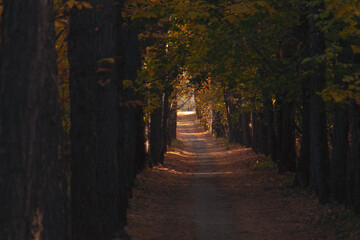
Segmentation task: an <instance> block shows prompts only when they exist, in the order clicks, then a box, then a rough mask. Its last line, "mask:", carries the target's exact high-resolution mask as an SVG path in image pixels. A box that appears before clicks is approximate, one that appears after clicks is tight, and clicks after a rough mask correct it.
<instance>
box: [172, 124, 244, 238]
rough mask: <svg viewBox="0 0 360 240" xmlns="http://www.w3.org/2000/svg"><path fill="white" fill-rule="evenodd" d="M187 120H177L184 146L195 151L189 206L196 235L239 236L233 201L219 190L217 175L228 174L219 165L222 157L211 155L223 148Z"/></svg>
mask: <svg viewBox="0 0 360 240" xmlns="http://www.w3.org/2000/svg"><path fill="white" fill-rule="evenodd" d="M184 120H185V121H184ZM184 120H180V121H179V124H178V128H179V134H180V138H181V139H182V141H183V142H184V150H186V151H188V152H192V153H193V154H194V162H195V164H194V165H195V167H196V171H195V173H194V177H195V178H194V179H193V180H192V184H191V190H190V195H191V203H190V204H189V209H188V214H189V215H190V217H191V218H192V219H193V220H194V223H195V226H194V227H195V236H194V239H237V238H236V237H235V236H236V235H235V233H233V229H232V226H231V223H232V218H233V216H232V215H233V211H232V206H231V203H230V202H229V201H228V199H227V198H226V196H224V194H223V193H222V192H221V191H220V190H219V187H220V185H219V183H218V182H217V181H216V178H215V177H216V175H221V174H225V173H223V172H219V169H218V168H217V166H218V165H219V164H220V161H221V159H219V158H216V157H214V156H212V155H211V154H212V153H213V152H214V151H219V150H220V151H221V150H223V149H221V148H220V149H219V147H218V146H217V145H216V143H215V142H214V141H209V139H208V138H206V136H204V133H198V131H197V128H198V127H197V126H196V123H195V121H189V119H188V118H185V119H184Z"/></svg>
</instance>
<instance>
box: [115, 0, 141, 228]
mask: <svg viewBox="0 0 360 240" xmlns="http://www.w3.org/2000/svg"><path fill="white" fill-rule="evenodd" d="M126 2H127V1H122V4H123V5H124V4H125V3H126ZM122 22H126V24H125V25H122ZM120 24H121V25H120V26H119V29H120V32H119V37H118V39H119V42H118V47H119V49H118V55H119V56H120V57H119V60H118V61H117V68H118V70H119V83H118V91H119V94H120V105H121V106H120V110H119V111H120V121H119V123H118V124H119V139H118V151H119V154H118V161H119V173H120V174H119V181H120V185H121V186H123V185H125V189H123V187H121V188H120V191H121V193H120V194H121V199H122V200H121V204H120V209H119V214H120V216H121V219H122V223H123V224H126V208H127V206H128V197H132V187H133V185H134V179H135V177H136V172H137V150H139V148H141V147H142V146H140V145H139V146H138V145H137V143H138V139H137V137H138V135H137V132H138V131H142V129H138V128H137V127H138V126H141V125H139V124H138V119H137V117H138V116H137V114H138V112H137V107H139V106H138V105H137V103H136V102H137V100H138V99H137V97H136V95H135V92H134V90H133V88H131V87H128V86H127V84H124V83H125V81H127V82H129V81H130V82H131V84H132V85H133V86H135V79H136V77H137V68H138V59H137V54H138V53H137V47H138V44H137V43H138V42H137V39H138V38H137V36H138V35H137V31H136V29H135V27H134V25H133V23H132V22H131V21H130V20H128V19H122V21H120ZM140 141H141V140H140ZM141 152H142V151H141V150H139V153H141Z"/></svg>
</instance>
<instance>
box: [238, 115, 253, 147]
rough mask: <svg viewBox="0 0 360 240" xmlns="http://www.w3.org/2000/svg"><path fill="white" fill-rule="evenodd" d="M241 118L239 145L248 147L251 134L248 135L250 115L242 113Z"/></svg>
mask: <svg viewBox="0 0 360 240" xmlns="http://www.w3.org/2000/svg"><path fill="white" fill-rule="evenodd" d="M240 117H241V144H242V145H244V146H246V147H250V146H251V134H250V131H251V129H250V113H248V112H242V113H241V114H240Z"/></svg>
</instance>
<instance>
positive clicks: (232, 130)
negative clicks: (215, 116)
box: [224, 90, 241, 143]
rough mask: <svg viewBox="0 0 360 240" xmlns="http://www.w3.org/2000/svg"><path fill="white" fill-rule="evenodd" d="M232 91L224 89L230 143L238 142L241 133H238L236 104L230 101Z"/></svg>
mask: <svg viewBox="0 0 360 240" xmlns="http://www.w3.org/2000/svg"><path fill="white" fill-rule="evenodd" d="M231 98H232V93H231V92H230V91H229V90H228V91H226V90H225V91H224V99H225V106H226V113H227V119H228V125H229V142H230V143H240V142H241V134H240V127H241V124H240V112H239V110H238V109H237V107H236V105H235V104H234V103H233V102H232V100H231Z"/></svg>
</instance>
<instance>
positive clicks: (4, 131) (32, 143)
mask: <svg viewBox="0 0 360 240" xmlns="http://www.w3.org/2000/svg"><path fill="white" fill-rule="evenodd" d="M3 3H4V12H3V23H2V42H1V68H0V87H1V88H0V89H1V90H0V109H1V114H0V126H1V128H0V148H1V151H0V158H1V159H2V164H3V165H2V169H1V173H0V178H1V184H0V193H1V196H2V197H1V207H2V214H1V218H0V225H1V228H0V238H1V239H14V240H16V239H19V240H20V239H40V238H42V237H43V238H44V239H68V231H67V229H66V227H67V224H66V208H65V205H66V184H65V168H64V162H63V159H62V147H61V146H62V138H61V120H60V109H59V104H58V92H57V86H56V55H55V31H54V16H53V1H25V2H23V1H3ZM20 17H21V19H22V20H23V21H21V22H19V18H20ZM34 34H35V37H34ZM41 229H43V232H42V230H41Z"/></svg>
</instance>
